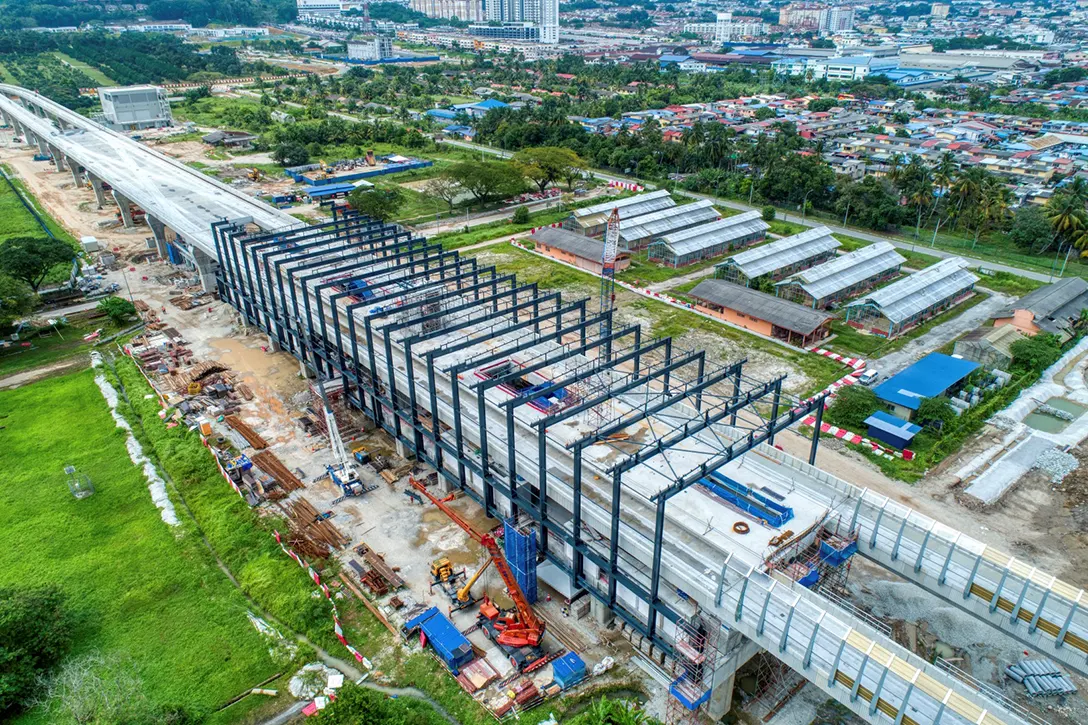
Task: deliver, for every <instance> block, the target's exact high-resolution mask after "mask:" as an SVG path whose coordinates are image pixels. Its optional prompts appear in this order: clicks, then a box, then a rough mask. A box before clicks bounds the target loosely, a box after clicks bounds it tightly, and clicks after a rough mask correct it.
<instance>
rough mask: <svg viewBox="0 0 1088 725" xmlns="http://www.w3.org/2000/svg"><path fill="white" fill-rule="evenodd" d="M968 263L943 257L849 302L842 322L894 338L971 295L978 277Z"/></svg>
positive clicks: (963, 260)
mask: <svg viewBox="0 0 1088 725" xmlns="http://www.w3.org/2000/svg"><path fill="white" fill-rule="evenodd" d="M967 265H968V263H967V260H966V259H963V258H961V257H948V258H947V259H942V260H941V261H939V262H937V263H936V264H934V265H931V266H929V267H926V268H925V269H923V270H922V271H920V272H915V273H914V274H912V275H911V276H909V277H907V278H906V279H904V280H901V281H899V282H896V283H894V284H890V285H888V286H887V287H884V288H882V289H878V290H877V291H875V292H871V293H870V294H868V295H866V296H864V297H862V298H860V299H858V300H857V301H856V302H853V303H851V304H850V305H848V306H847V307H846V317H845V321H846V323H847V324H849V325H850V326H852V327H856V328H858V329H859V330H865V331H867V332H870V333H872V334H874V335H880V336H881V337H889V338H891V337H895V336H897V335H899V334H900V333H902V332H904V331H905V330H908V329H910V328H911V327H914V326H915V325H917V324H918V323H920V322H922V321H923V320H926V319H928V318H930V317H932V316H933V315H936V314H937V313H939V312H942V311H943V310H946V309H948V308H949V307H953V306H954V305H956V304H957V303H959V302H961V301H962V300H964V299H965V298H967V297H968V296H970V294H971V293H972V291H973V290H974V288H975V283H976V282H978V277H976V276H975V275H974V274H972V273H971V272H969V271H968V270H967Z"/></svg>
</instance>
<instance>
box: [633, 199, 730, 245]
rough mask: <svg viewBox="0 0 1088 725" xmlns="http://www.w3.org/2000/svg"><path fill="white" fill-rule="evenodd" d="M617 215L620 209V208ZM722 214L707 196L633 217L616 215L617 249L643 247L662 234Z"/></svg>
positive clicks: (695, 224)
mask: <svg viewBox="0 0 1088 725" xmlns="http://www.w3.org/2000/svg"><path fill="white" fill-rule="evenodd" d="M620 213H621V215H622V213H623V212H620ZM721 217H722V215H721V214H719V213H718V210H717V209H715V208H714V203H713V202H712V201H710V200H709V199H702V200H700V201H697V202H695V203H694V204H685V205H684V206H674V207H670V208H668V209H660V210H658V211H655V212H651V213H649V214H641V215H639V216H635V217H623V216H621V217H620V249H627V250H636V249H645V248H646V246H647V245H649V244H650V243H651V242H653V241H656V240H657V239H659V238H661V237H662V236H664V235H666V234H672V233H673V232H678V231H681V230H682V229H688V228H690V227H694V226H698V225H700V224H706V223H707V222H713V221H717V220H718V219H721Z"/></svg>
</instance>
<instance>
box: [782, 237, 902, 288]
mask: <svg viewBox="0 0 1088 725" xmlns="http://www.w3.org/2000/svg"><path fill="white" fill-rule="evenodd" d="M768 246H771V245H768ZM905 261H907V260H906V259H905V258H904V257H903V255H901V254H900V253H899V252H897V251H895V246H894V245H892V244H891V243H890V242H876V243H875V244H870V245H868V246H865V247H862V248H861V249H856V250H854V251H853V252H849V253H847V254H844V255H842V256H841V257H836V258H835V259H832V260H830V261H828V262H824V263H823V264H819V265H816V266H815V267H812V268H810V269H806V270H804V271H802V272H798V273H797V274H793V275H790V276H789V277H787V278H786V279H784V280H782V281H781V282H779V283H778V284H779V285H788V284H796V285H799V286H800V287H801V289H803V290H804V291H805V293H806V294H808V295H809V296H810V297H812V298H813V299H816V300H821V299H824V298H826V297H830V296H831V295H834V294H836V293H837V292H840V291H841V290H844V289H848V288H850V287H852V286H854V285H856V284H858V283H860V282H864V281H865V280H867V279H869V278H871V277H875V276H877V275H880V274H883V273H884V272H887V271H888V270H891V269H895V268H896V267H898V266H899V265H901V264H903V262H905Z"/></svg>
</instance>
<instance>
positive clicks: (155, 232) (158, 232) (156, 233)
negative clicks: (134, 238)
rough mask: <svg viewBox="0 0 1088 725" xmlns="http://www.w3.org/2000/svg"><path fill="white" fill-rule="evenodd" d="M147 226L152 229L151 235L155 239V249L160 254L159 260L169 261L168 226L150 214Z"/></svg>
mask: <svg viewBox="0 0 1088 725" xmlns="http://www.w3.org/2000/svg"><path fill="white" fill-rule="evenodd" d="M147 225H148V226H149V227H151V235H152V236H153V237H154V238H155V248H156V249H157V250H158V252H159V258H160V259H168V255H167V252H166V225H165V224H163V223H162V222H160V221H159V220H158V219H156V218H155V217H153V216H151V215H150V214H148V215H147Z"/></svg>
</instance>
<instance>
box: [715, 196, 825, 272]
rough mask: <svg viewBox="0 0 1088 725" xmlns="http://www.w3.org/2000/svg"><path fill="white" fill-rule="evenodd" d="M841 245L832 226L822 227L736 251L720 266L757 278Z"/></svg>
mask: <svg viewBox="0 0 1088 725" xmlns="http://www.w3.org/2000/svg"><path fill="white" fill-rule="evenodd" d="M749 213H750V214H758V212H749ZM840 246H842V245H841V244H840V243H839V240H838V239H835V237H833V236H831V230H830V229H828V228H827V227H824V226H819V227H813V228H812V229H807V230H805V231H803V232H801V233H800V234H794V235H793V236H792V237H786V238H785V239H779V240H778V241H777V242H771V243H770V244H764V245H763V246H762V247H756V248H755V249H749V250H748V251H746V252H741V253H740V254H734V255H733V256H732V257H730V258H729V259H727V260H725V261H724V262H722V263H721V264H719V265H718V266H719V267H735V268H737V269H739V270H740V271H741V273H742V274H743V275H744V276H745V277H747V278H748V279H755V278H756V277H760V276H762V275H765V274H769V273H771V272H774V271H775V270H777V269H782V268H783V267H788V266H790V265H791V264H797V263H798V262H802V261H804V260H806V259H810V258H811V257H815V256H817V255H820V254H825V253H827V252H830V251H831V250H833V249H838V248H839V247H840Z"/></svg>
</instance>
